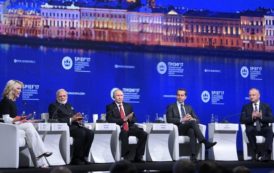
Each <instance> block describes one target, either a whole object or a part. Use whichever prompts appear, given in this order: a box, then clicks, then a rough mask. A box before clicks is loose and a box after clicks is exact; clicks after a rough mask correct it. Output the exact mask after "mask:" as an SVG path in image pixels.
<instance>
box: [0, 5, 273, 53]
mask: <svg viewBox="0 0 274 173" xmlns="http://www.w3.org/2000/svg"><path fill="white" fill-rule="evenodd" d="M1 35H2V36H11V37H12V36H19V37H24V38H39V39H43V38H46V39H69V40H72V41H73V40H80V41H81V40H83V41H101V42H113V43H129V44H135V45H148V46H149V45H162V46H181V47H194V48H216V49H228V50H244V51H266V52H273V51H274V15H273V12H272V10H271V9H263V8H259V9H257V10H255V11H248V10H247V11H241V12H235V13H225V12H213V11H207V10H191V9H185V8H183V7H177V8H174V7H158V6H157V5H156V3H155V0H147V1H141V0H108V1H102V0H93V1H87V0H82V1H79V0H78V1H73V0H70V1H61V0H40V1H35V0H0V36H1Z"/></svg>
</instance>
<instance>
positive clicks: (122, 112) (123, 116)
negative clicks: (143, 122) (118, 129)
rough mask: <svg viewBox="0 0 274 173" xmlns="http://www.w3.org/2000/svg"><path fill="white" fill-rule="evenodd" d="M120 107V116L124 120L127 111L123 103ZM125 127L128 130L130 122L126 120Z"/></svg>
mask: <svg viewBox="0 0 274 173" xmlns="http://www.w3.org/2000/svg"><path fill="white" fill-rule="evenodd" d="M119 108H120V116H121V118H122V120H124V118H125V112H124V111H123V107H122V105H121V104H119ZM123 129H124V130H125V131H128V123H127V122H124V124H123Z"/></svg>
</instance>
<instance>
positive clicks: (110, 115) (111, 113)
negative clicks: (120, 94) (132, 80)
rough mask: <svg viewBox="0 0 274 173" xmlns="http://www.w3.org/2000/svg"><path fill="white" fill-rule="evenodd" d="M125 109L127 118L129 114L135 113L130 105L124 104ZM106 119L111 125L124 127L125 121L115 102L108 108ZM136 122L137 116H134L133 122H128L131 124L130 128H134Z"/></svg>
mask: <svg viewBox="0 0 274 173" xmlns="http://www.w3.org/2000/svg"><path fill="white" fill-rule="evenodd" d="M123 107H124V111H125V115H126V116H127V115H128V114H130V113H131V112H133V108H132V107H131V105H130V104H128V103H123ZM106 114H107V115H106V116H107V117H106V119H107V122H109V123H116V124H118V125H120V126H122V125H123V123H124V122H123V120H122V119H121V116H120V111H119V107H118V106H117V104H116V103H115V102H112V103H111V104H109V105H107V106H106ZM135 122H136V117H135V114H133V118H132V120H131V121H128V124H129V128H130V127H133V126H134V123H135Z"/></svg>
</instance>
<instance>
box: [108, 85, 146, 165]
mask: <svg viewBox="0 0 274 173" xmlns="http://www.w3.org/2000/svg"><path fill="white" fill-rule="evenodd" d="M113 98H114V100H115V101H114V102H112V103H111V104H109V105H107V106H106V114H107V115H106V116H107V117H106V118H107V121H108V122H109V123H116V124H118V125H119V126H121V133H120V135H119V138H120V140H121V142H122V154H121V156H122V157H123V158H124V159H126V160H128V159H129V144H128V137H129V136H136V137H137V138H138V143H137V147H136V155H135V158H134V161H135V162H143V160H142V157H143V155H144V152H145V145H146V140H147V133H146V132H145V131H144V130H143V129H142V128H139V127H137V125H135V124H134V123H135V122H136V117H135V115H134V112H133V108H132V107H131V105H129V104H127V103H124V102H123V101H124V94H123V92H122V91H121V90H120V89H117V90H115V91H114V92H113Z"/></svg>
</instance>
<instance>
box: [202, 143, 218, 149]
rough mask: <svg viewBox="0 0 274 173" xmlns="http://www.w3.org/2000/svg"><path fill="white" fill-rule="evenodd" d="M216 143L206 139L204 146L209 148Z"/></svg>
mask: <svg viewBox="0 0 274 173" xmlns="http://www.w3.org/2000/svg"><path fill="white" fill-rule="evenodd" d="M216 144H217V142H208V141H207V142H205V148H206V149H209V148H211V147H213V146H214V145H216Z"/></svg>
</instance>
